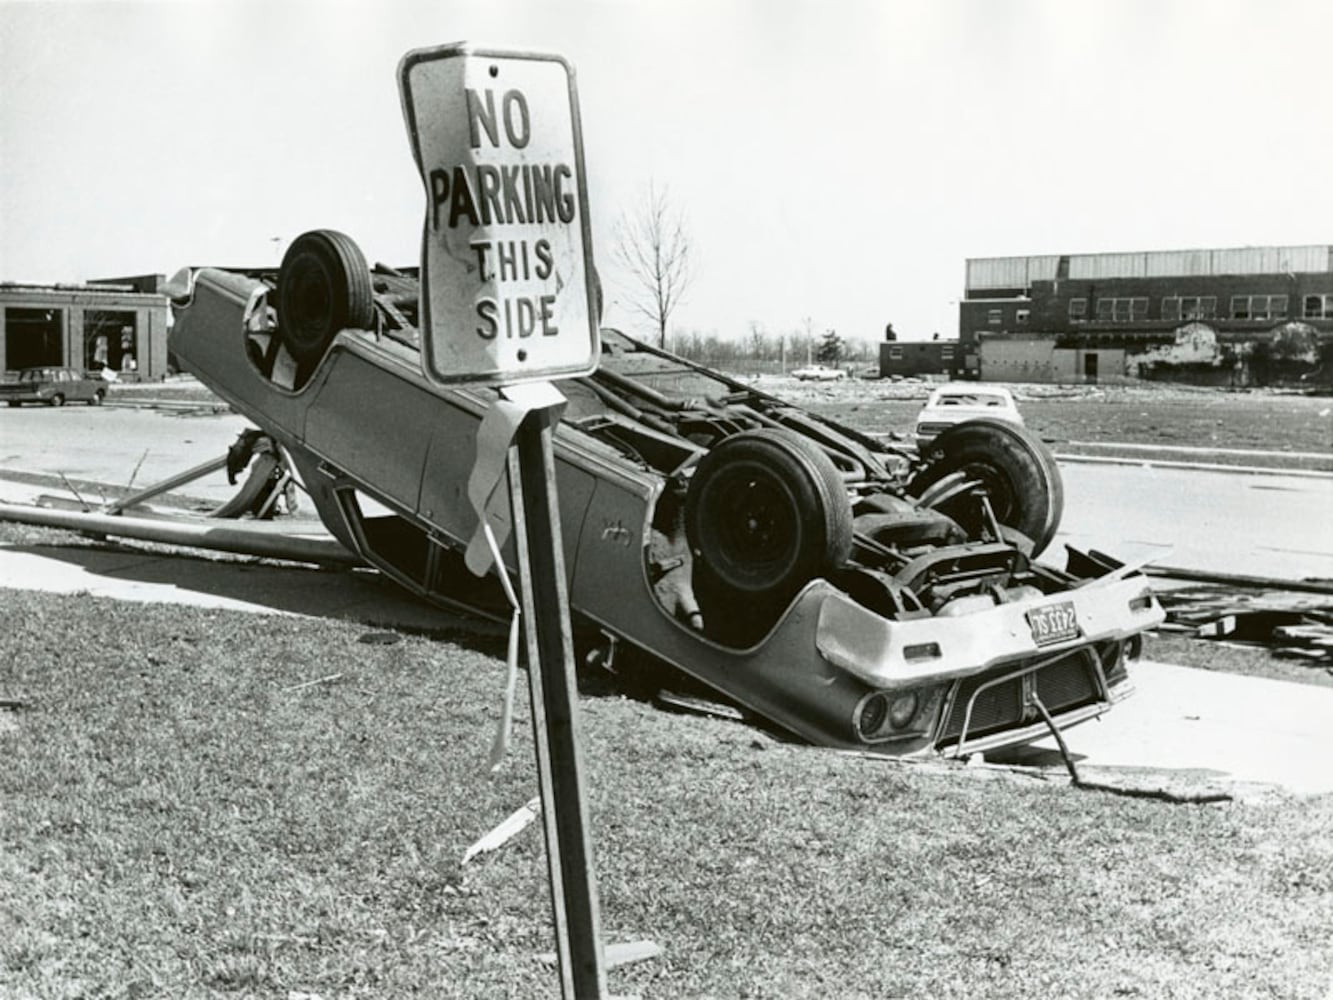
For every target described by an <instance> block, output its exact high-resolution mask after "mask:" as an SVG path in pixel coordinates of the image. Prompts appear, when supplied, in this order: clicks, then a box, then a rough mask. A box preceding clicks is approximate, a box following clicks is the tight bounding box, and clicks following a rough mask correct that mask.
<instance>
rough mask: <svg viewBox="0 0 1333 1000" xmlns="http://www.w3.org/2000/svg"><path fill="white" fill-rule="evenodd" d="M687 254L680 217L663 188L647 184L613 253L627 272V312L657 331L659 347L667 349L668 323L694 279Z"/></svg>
mask: <svg viewBox="0 0 1333 1000" xmlns="http://www.w3.org/2000/svg"><path fill="white" fill-rule="evenodd" d="M690 250H691V243H690V234H689V231H688V230H687V229H686V226H685V217H684V215H683V213H682V212H681V211H680V210H679V209H677V208H676V207H675V206H673V205H672V204H671V199H670V198H669V197H668V196H667V192H666V189H665V188H662V189H659V188H658V187H657V185H656V184H655V183H653V182H652V181H649V183H648V190H647V193H646V194H645V196H644V198H643V200H642V202H641V203H640V204H639V206H638V208H637V209H635V210H634V211H633V212H626V213H624V214H622V215H621V217H620V221H619V222H617V223H616V228H615V247H614V249H613V251H612V253H613V256H614V257H615V259H616V261H617V262H618V263H619V264H620V265H621V266H622V267H624V268H625V270H626V271H627V272H628V275H629V283H630V286H631V287H630V289H629V290H628V292H627V293H626V294H627V297H628V299H629V304H630V306H631V307H632V308H633V309H634V311H635V312H638V313H640V314H641V315H643V316H644V317H646V318H647V319H648V320H649V321H650V322H651V323H652V324H653V326H654V327H655V328H656V329H657V343H658V345H659V346H661V347H665V346H666V328H667V321H668V320H669V319H670V318H671V313H672V311H673V310H674V309H675V308H676V306H678V305H679V304H680V300H681V298H682V297H683V296H684V295H685V290H686V288H688V287H689V284H690V279H691V278H693V276H694V275H693V273H692V271H691V269H690V263H691V262H690Z"/></svg>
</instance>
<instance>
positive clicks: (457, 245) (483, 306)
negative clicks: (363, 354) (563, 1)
mask: <svg viewBox="0 0 1333 1000" xmlns="http://www.w3.org/2000/svg"><path fill="white" fill-rule="evenodd" d="M398 81H399V89H400V92H401V94H402V100H403V114H404V116H405V117H406V119H407V131H408V137H409V139H410V141H411V143H412V153H413V155H414V156H415V158H416V162H417V168H418V170H419V171H420V172H421V179H422V182H423V184H424V185H425V188H426V199H427V207H426V220H425V225H424V228H423V233H422V248H421V265H422V270H421V310H422V316H421V322H420V328H421V342H422V353H423V365H424V368H425V371H426V374H427V375H428V376H430V377H431V378H433V379H435V380H437V381H440V382H446V383H454V382H483V383H485V382H489V383H500V384H505V383H513V382H529V381H535V380H545V379H550V378H555V377H562V376H575V375H586V374H589V373H590V372H591V371H592V370H593V369H594V368H596V366H597V359H598V354H599V350H600V348H599V336H598V328H597V321H598V317H597V310H596V306H595V295H596V293H595V281H596V279H595V278H594V275H593V267H592V238H591V228H590V226H589V222H588V197H587V184H586V181H585V177H584V167H583V140H582V134H581V131H580V124H579V114H578V99H577V94H576V91H575V85H574V72H573V69H572V68H571V67H570V66H569V64H568V63H567V62H566V61H565V60H564V59H562V58H560V57H559V56H551V55H537V54H531V53H513V52H499V51H494V50H477V51H473V50H470V49H469V48H468V47H467V46H465V45H448V46H442V47H438V48H431V49H418V50H415V51H412V52H409V53H408V54H407V55H406V56H404V57H403V60H402V62H401V63H400V64H399V67H398Z"/></svg>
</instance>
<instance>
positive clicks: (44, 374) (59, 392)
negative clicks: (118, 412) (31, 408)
mask: <svg viewBox="0 0 1333 1000" xmlns="http://www.w3.org/2000/svg"><path fill="white" fill-rule="evenodd" d="M105 398H106V383H105V382H104V381H102V380H101V379H100V378H88V377H87V376H85V375H84V374H83V373H82V372H80V371H76V370H75V369H73V368H24V369H22V370H21V371H20V372H19V374H18V379H17V380H16V381H13V382H4V383H0V399H3V400H4V401H5V402H6V403H8V404H9V405H10V406H18V405H20V404H21V403H45V404H46V405H47V406H64V405H65V404H66V403H73V402H76V401H82V402H85V403H87V404H88V405H89V406H101V405H102V400H103V399H105Z"/></svg>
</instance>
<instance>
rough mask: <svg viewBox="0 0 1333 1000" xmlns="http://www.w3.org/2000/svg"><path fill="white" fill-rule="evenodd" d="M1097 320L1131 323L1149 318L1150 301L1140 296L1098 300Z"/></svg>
mask: <svg viewBox="0 0 1333 1000" xmlns="http://www.w3.org/2000/svg"><path fill="white" fill-rule="evenodd" d="M1097 318H1098V319H1099V320H1101V321H1103V322H1106V321H1108V320H1110V321H1113V322H1116V323H1129V322H1134V321H1138V320H1142V319H1147V318H1148V300H1147V298H1144V297H1140V296H1137V295H1135V296H1133V297H1130V296H1121V297H1114V296H1112V297H1110V298H1104V299H1098V300H1097Z"/></svg>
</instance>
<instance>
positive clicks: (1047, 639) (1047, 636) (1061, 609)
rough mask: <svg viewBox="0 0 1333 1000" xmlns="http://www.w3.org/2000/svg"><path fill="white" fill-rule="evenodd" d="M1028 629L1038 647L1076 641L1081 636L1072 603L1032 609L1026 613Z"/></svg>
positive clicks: (1064, 602)
mask: <svg viewBox="0 0 1333 1000" xmlns="http://www.w3.org/2000/svg"><path fill="white" fill-rule="evenodd" d="M1028 627H1030V628H1031V629H1032V641H1033V642H1035V643H1036V644H1037V645H1038V646H1049V645H1050V644H1051V643H1053V642H1064V641H1065V640H1066V639H1077V638H1078V637H1079V635H1080V634H1081V633H1080V632H1079V629H1078V618H1077V617H1076V616H1075V615H1074V602H1073V601H1061V602H1060V603H1059V604H1048V605H1047V606H1046V607H1044V608H1034V609H1032V610H1031V611H1029V612H1028Z"/></svg>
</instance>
